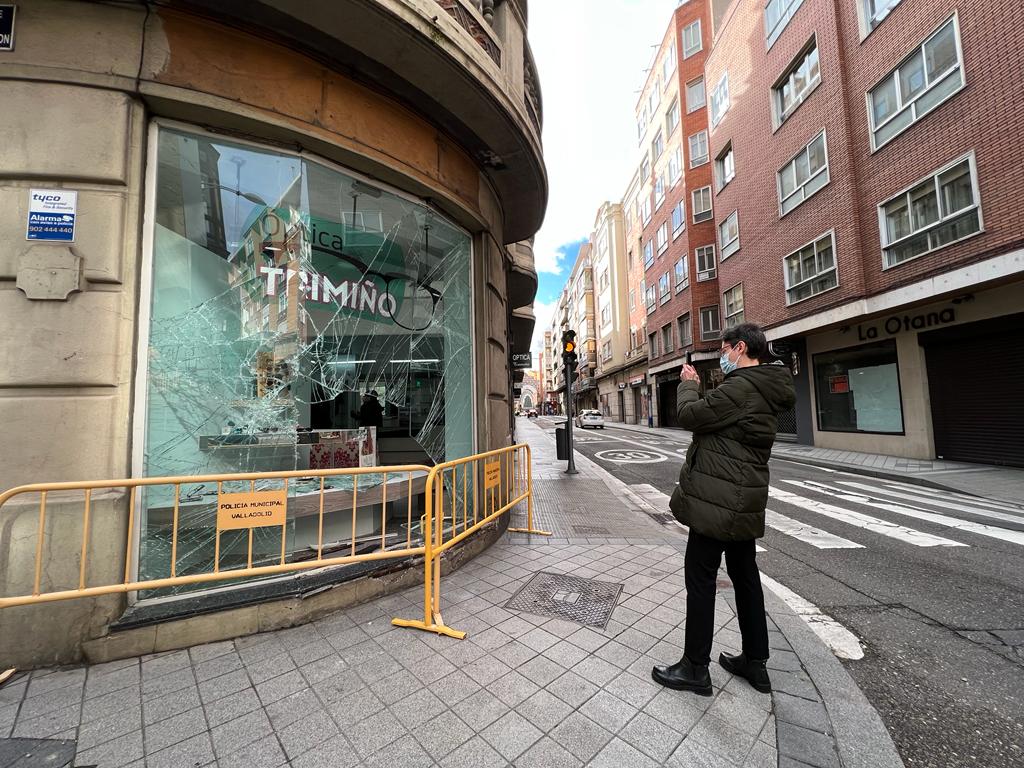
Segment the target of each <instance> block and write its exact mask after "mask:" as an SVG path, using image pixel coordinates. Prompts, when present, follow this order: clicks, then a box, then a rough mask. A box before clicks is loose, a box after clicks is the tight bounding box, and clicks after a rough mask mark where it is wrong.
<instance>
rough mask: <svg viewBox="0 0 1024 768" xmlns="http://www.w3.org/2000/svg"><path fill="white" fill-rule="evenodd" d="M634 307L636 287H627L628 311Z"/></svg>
mask: <svg viewBox="0 0 1024 768" xmlns="http://www.w3.org/2000/svg"><path fill="white" fill-rule="evenodd" d="M634 309H636V288H630V289H629V311H630V312H632V311H633V310H634Z"/></svg>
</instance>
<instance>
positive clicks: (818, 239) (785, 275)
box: [782, 229, 839, 307]
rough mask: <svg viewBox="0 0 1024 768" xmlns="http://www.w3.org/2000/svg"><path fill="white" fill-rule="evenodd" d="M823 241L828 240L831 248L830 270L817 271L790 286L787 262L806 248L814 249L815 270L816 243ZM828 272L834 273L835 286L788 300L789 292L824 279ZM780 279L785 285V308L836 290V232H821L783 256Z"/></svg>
mask: <svg viewBox="0 0 1024 768" xmlns="http://www.w3.org/2000/svg"><path fill="white" fill-rule="evenodd" d="M825 239H828V241H829V246H830V247H831V248H832V267H831V268H830V269H824V270H822V269H818V271H816V272H815V273H814V274H813V275H811V276H810V277H805V278H804V279H803V280H801V281H800V282H799V283H796V284H790V282H789V265H788V262H789V260H790V259H792V258H793V257H797V258H799V256H800V252H801V251H804V250H806V249H807V248H814V264H815V268H816V269H817V268H818V247H817V246H818V243H820V242H821V241H822V240H825ZM830 272H834V273H835V276H836V284H835V285H833V286H831V287H830V288H825V289H824V290H821V291H818V292H817V293H812V294H811V295H810V296H805V297H804V298H802V299H791V298H790V291H792V290H795V289H796V288H799V287H800V286H802V285H804V284H805V283H810V282H813V281H814V280H818V279H820V278H822V277H824V276H825V275H827V274H828V273H830ZM782 279H783V281H784V282H785V285H786V306H787V307H791V306H793V305H794V304H799V303H800V302H803V301H807V300H808V299H813V298H814V297H815V296H821V295H822V294H825V293H828V292H829V291H834V290H835V289H836V288H838V287H839V257H838V255H837V254H836V231H835V230H834V229H830V230H829V231H828V232H823V233H822V234H820V235H818V236H817V237H816V238H814V239H813V240H811V241H810V242H809V243H804V244H803V245H801V246H800V247H799V248H797V249H796V250H795V251H793V252H792V253H787V254H786V255H785V256H783V257H782Z"/></svg>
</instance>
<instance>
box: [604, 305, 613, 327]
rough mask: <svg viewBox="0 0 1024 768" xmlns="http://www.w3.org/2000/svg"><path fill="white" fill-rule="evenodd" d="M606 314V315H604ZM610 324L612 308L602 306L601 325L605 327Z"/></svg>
mask: <svg viewBox="0 0 1024 768" xmlns="http://www.w3.org/2000/svg"><path fill="white" fill-rule="evenodd" d="M605 315H607V317H606V316H605ZM611 324H612V308H611V307H604V308H602V309H601V327H602V328H607V327H608V326H609V325H611Z"/></svg>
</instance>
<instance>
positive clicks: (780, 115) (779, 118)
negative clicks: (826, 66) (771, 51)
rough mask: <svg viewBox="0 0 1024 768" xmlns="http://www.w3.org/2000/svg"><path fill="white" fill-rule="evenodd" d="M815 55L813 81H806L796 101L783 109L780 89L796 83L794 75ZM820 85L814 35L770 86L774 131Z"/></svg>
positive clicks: (815, 37) (819, 69)
mask: <svg viewBox="0 0 1024 768" xmlns="http://www.w3.org/2000/svg"><path fill="white" fill-rule="evenodd" d="M812 53H817V55H818V73H817V75H815V76H814V78H813V79H810V80H808V81H807V83H806V84H805V85H804V88H803V90H802V91H800V93H799V94H798V95H797V97H796V100H795V101H794V102H793V103H792V104H791V105H790V106H789V109H783V106H782V89H783V87H784V86H785V85H788V84H789V83H790V82H795V81H796V74H797V72H799V71H800V68H801V67H802V66H803V65H804V62H805V61H807V58H808V57H809V56H810V55H811V54H812ZM819 85H821V51H820V50H819V49H818V37H817V35H814V36H812V37H811V40H810V42H809V43H808V44H807V45H805V46H804V48H803V49H802V50H801V51H800V53H798V54H797V56H796V58H795V59H793V61H791V62H790V64H789V66H788V67H787V68H786V71H785V72H784V73H783V75H782V77H780V78H779V79H778V80H776V81H775V84H774V85H773V86H772V119H773V120H774V122H775V128H776V130H777V129H778V128H779V127H780V126H781V125H782V124H783V123H784V122H786V121H787V120H788V119H789V118H791V117H792V116H793V114H794V113H795V112H796V111H797V109H799V108H800V105H801V104H803V103H804V102H805V101H807V98H808V97H809V96H810V95H811V94H812V93H814V91H815V90H816V89H817V87H818V86H819Z"/></svg>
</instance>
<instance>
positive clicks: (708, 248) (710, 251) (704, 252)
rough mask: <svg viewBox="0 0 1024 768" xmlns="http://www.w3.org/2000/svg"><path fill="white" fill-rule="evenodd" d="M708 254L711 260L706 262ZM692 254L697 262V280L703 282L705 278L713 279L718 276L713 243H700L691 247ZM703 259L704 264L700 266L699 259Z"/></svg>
mask: <svg viewBox="0 0 1024 768" xmlns="http://www.w3.org/2000/svg"><path fill="white" fill-rule="evenodd" d="M709 255H710V258H711V262H710V266H709V264H708V260H707V259H708V256H709ZM693 256H694V259H696V264H697V282H698V283H703V282H704V281H705V280H714V279H715V278H716V277H717V276H718V262H717V261H716V259H717V257H716V255H715V246H713V245H701V246H698V247H697V248H694V249H693ZM702 258H703V260H704V266H703V268H701V263H700V262H701V259H702Z"/></svg>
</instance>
